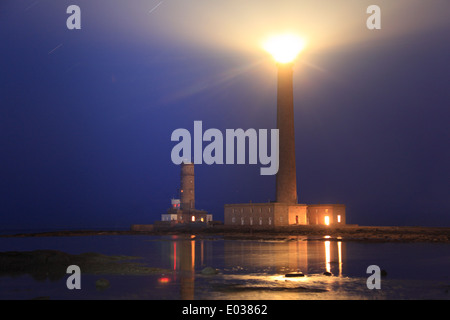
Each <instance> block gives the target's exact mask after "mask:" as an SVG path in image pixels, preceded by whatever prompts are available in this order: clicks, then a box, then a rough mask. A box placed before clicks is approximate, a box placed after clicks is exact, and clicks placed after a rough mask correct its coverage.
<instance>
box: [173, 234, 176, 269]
mask: <svg viewBox="0 0 450 320" xmlns="http://www.w3.org/2000/svg"><path fill="white" fill-rule="evenodd" d="M173 270H177V242H176V241H174V242H173Z"/></svg>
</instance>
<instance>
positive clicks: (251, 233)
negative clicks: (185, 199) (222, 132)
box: [0, 225, 450, 243]
mask: <svg viewBox="0 0 450 320" xmlns="http://www.w3.org/2000/svg"><path fill="white" fill-rule="evenodd" d="M111 235H119V236H120V235H155V236H164V235H179V236H183V235H186V236H191V235H194V236H195V238H196V239H199V238H209V237H212V236H214V237H216V236H221V237H224V238H226V239H235V240H281V241H282V240H285V241H292V240H305V241H311V240H318V241H320V240H327V241H361V242H432V243H450V228H447V227H385V226H345V227H339V228H333V227H323V226H291V227H278V228H271V229H263V228H258V227H253V228H252V227H229V226H223V225H222V226H212V227H204V228H198V227H193V226H189V225H187V226H183V227H177V228H167V229H164V230H153V231H133V230H123V231H109V230H76V231H73V230H68V231H54V232H39V233H18V234H12V235H0V238H8V237H73V236H111Z"/></svg>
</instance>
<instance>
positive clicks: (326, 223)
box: [325, 216, 330, 226]
mask: <svg viewBox="0 0 450 320" xmlns="http://www.w3.org/2000/svg"><path fill="white" fill-rule="evenodd" d="M325 225H327V226H329V225H330V217H329V216H325Z"/></svg>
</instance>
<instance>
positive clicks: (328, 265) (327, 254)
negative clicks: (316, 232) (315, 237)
mask: <svg viewBox="0 0 450 320" xmlns="http://www.w3.org/2000/svg"><path fill="white" fill-rule="evenodd" d="M330 256H331V248H330V241H325V269H326V270H327V272H331V259H330Z"/></svg>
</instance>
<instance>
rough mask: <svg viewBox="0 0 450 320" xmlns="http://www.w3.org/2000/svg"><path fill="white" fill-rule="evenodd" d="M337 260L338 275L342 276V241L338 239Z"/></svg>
mask: <svg viewBox="0 0 450 320" xmlns="http://www.w3.org/2000/svg"><path fill="white" fill-rule="evenodd" d="M337 246H338V262H339V276H340V277H341V276H342V242H341V241H338V243H337Z"/></svg>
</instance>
